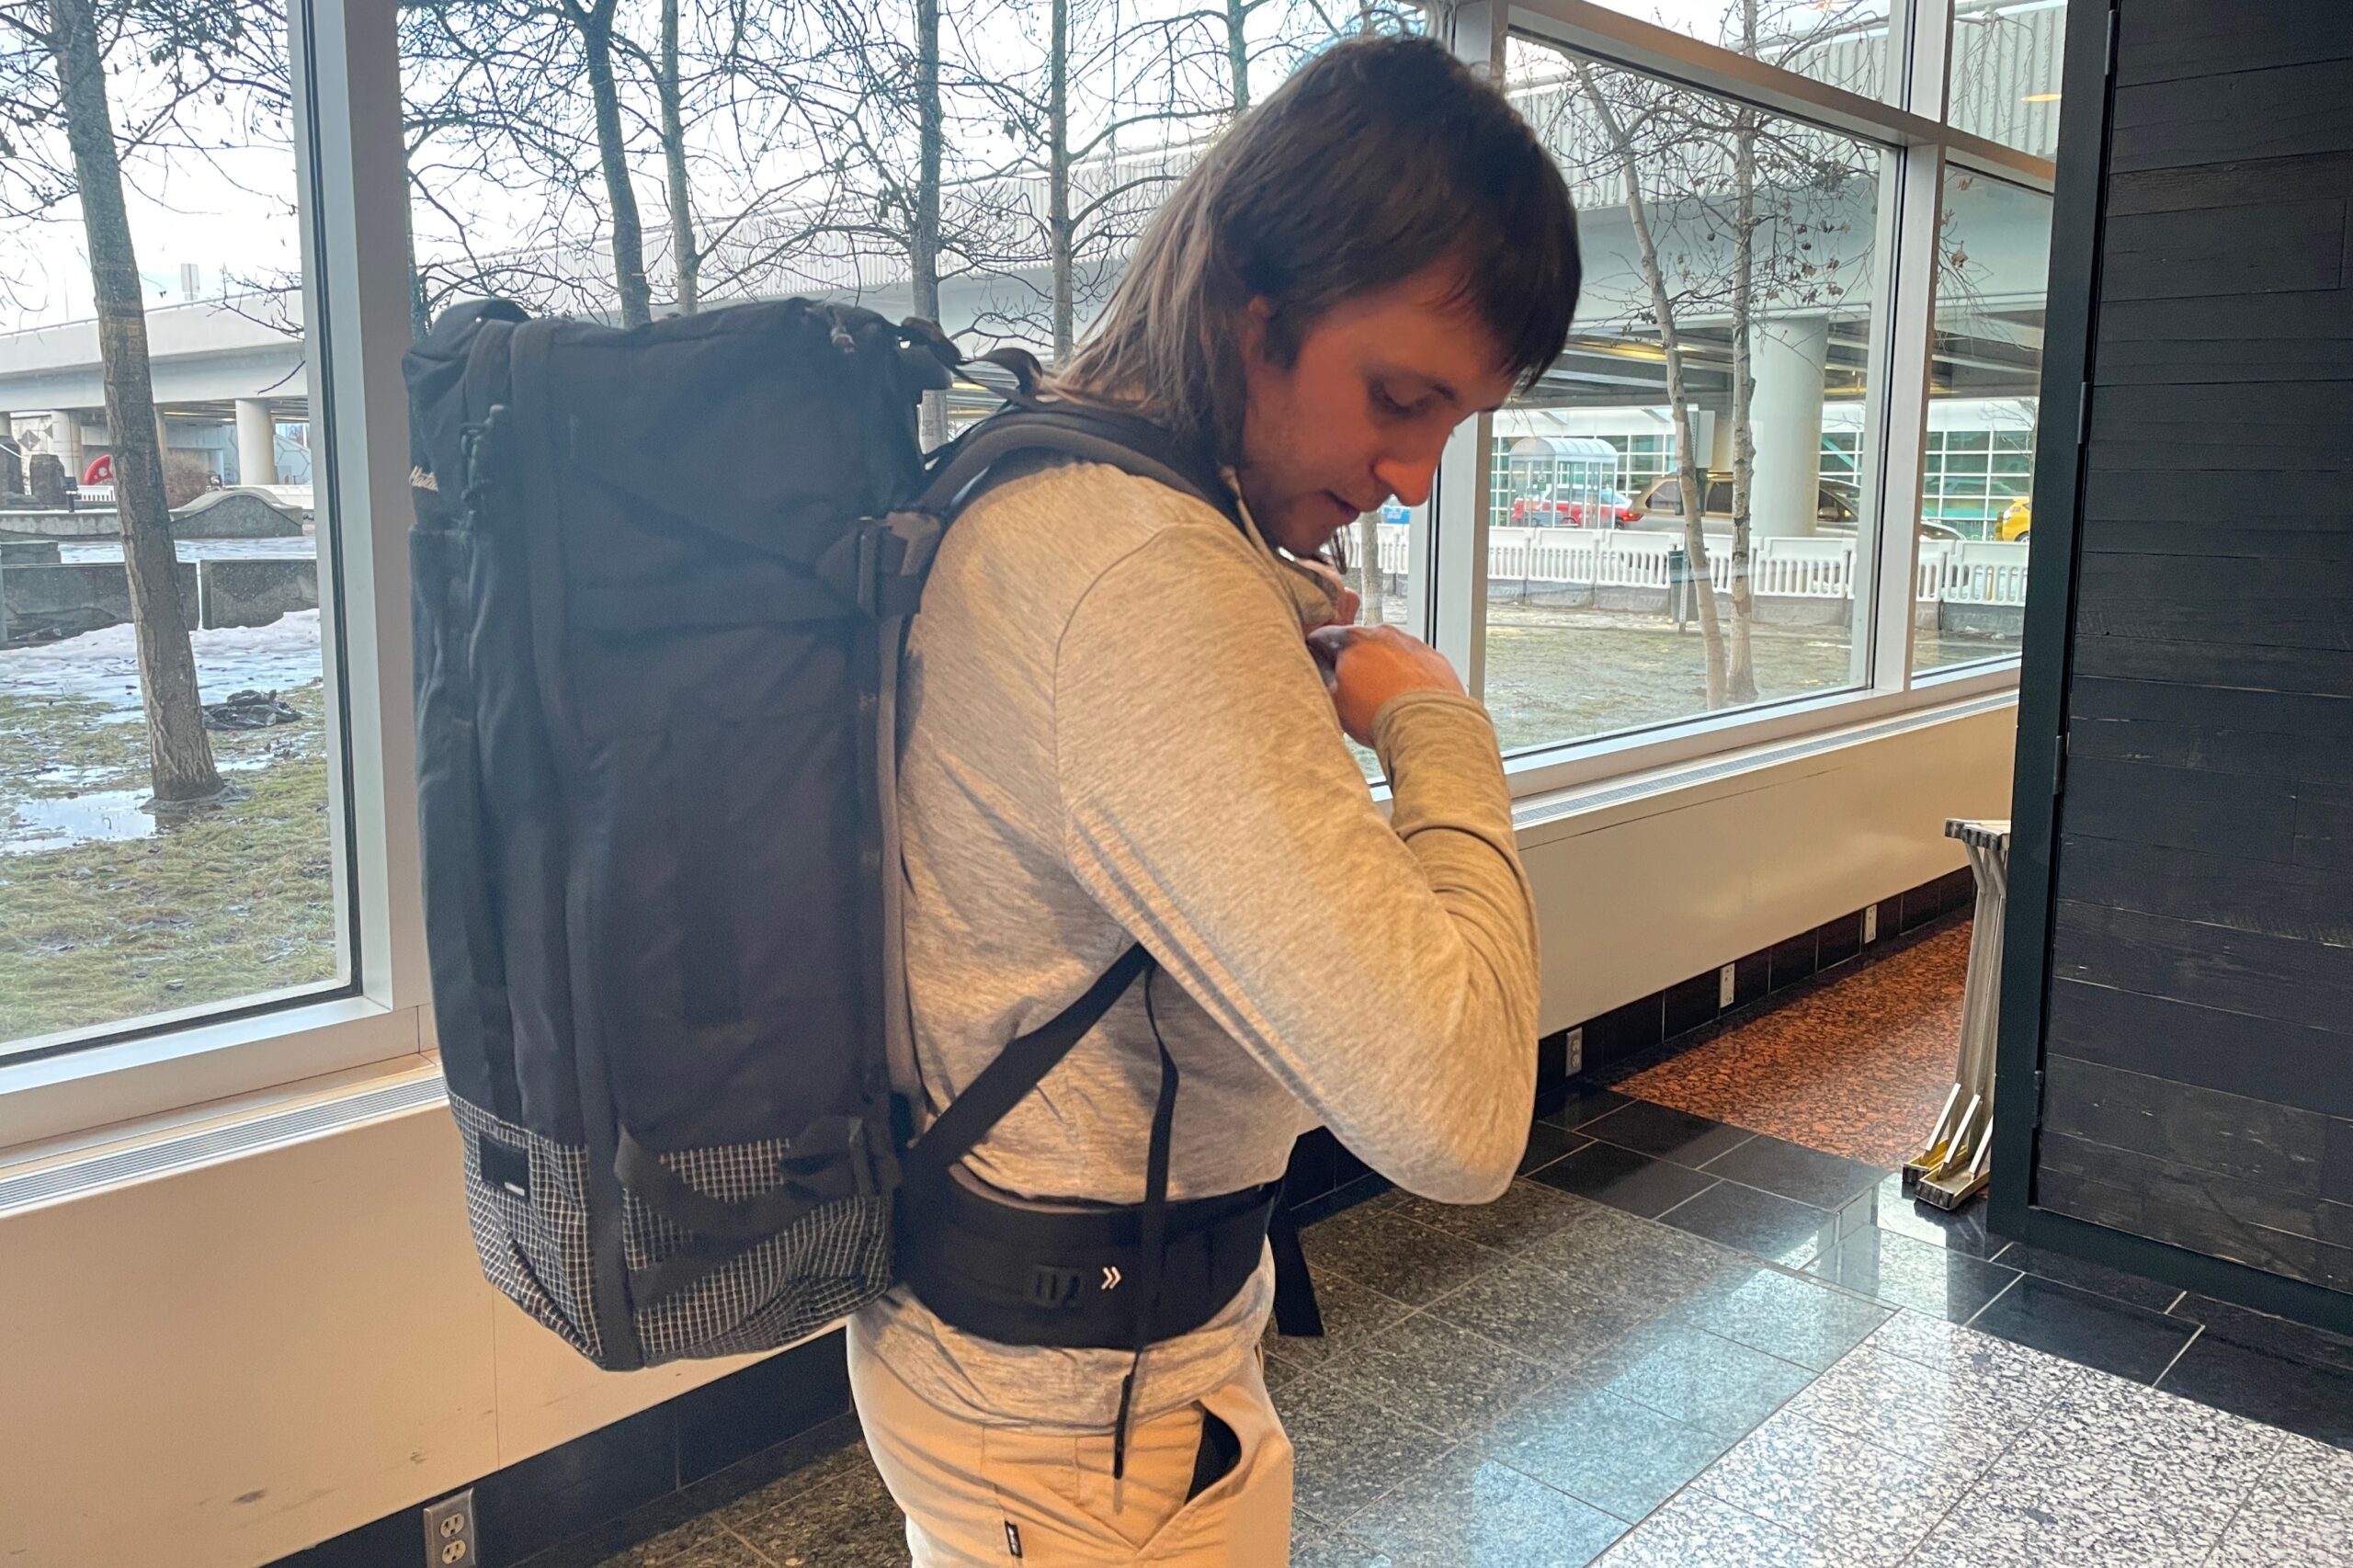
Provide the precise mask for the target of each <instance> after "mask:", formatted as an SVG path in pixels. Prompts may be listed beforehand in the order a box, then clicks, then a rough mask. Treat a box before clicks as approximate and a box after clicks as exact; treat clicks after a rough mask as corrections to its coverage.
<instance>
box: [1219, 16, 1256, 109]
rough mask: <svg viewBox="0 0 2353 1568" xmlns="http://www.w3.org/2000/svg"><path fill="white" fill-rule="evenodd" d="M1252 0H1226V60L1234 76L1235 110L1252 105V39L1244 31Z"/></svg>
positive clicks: (1227, 66) (1248, 18)
mask: <svg viewBox="0 0 2353 1568" xmlns="http://www.w3.org/2000/svg"><path fill="white" fill-rule="evenodd" d="M1249 20H1250V0H1225V62H1226V68H1227V70H1228V71H1230V72H1231V73H1232V74H1233V112H1234V113H1236V114H1240V113H1241V112H1242V111H1243V110H1244V109H1246V108H1249V107H1250V40H1249V39H1248V38H1247V37H1246V36H1245V32H1244V27H1245V24H1246V23H1247V22H1248V21H1249Z"/></svg>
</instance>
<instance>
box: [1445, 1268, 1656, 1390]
mask: <svg viewBox="0 0 2353 1568" xmlns="http://www.w3.org/2000/svg"><path fill="white" fill-rule="evenodd" d="M1658 1309H1659V1298H1658V1297H1657V1296H1656V1295H1655V1294H1654V1292H1652V1291H1650V1290H1644V1289H1643V1288H1642V1285H1641V1282H1640V1280H1639V1279H1628V1278H1624V1277H1622V1276H1613V1275H1609V1274H1607V1273H1597V1274H1593V1275H1589V1276H1585V1277H1582V1278H1580V1277H1578V1276H1574V1275H1563V1274H1562V1273H1559V1272H1557V1271H1555V1270H1554V1269H1552V1268H1551V1267H1547V1266H1546V1265H1544V1264H1543V1263H1540V1262H1539V1261H1537V1260H1535V1259H1533V1258H1522V1259H1520V1260H1519V1261H1518V1262H1517V1263H1511V1264H1506V1266H1505V1267H1501V1268H1498V1269H1494V1270H1492V1271H1490V1272H1488V1273H1486V1274H1483V1275H1481V1276H1480V1277H1479V1278H1476V1279H1474V1280H1472V1282H1471V1283H1470V1284H1468V1285H1465V1286H1464V1287H1463V1288H1462V1289H1461V1290H1457V1291H1455V1292H1454V1293H1453V1294H1452V1295H1449V1296H1440V1297H1439V1298H1438V1300H1437V1301H1432V1302H1431V1303H1430V1304H1429V1306H1428V1307H1427V1309H1426V1310H1427V1312H1429V1313H1430V1315H1431V1316H1433V1317H1436V1318H1440V1319H1443V1320H1444V1321H1446V1322H1448V1323H1450V1324H1455V1325H1456V1326H1457V1327H1460V1328H1467V1329H1469V1330H1470V1331H1471V1332H1472V1333H1473V1334H1476V1335H1480V1336H1481V1337H1483V1338H1485V1339H1490V1340H1493V1341H1494V1342H1495V1343H1496V1344H1497V1345H1503V1346H1509V1347H1510V1348H1512V1349H1513V1350H1516V1351H1518V1353H1519V1354H1520V1355H1522V1356H1525V1357H1527V1358H1529V1359H1530V1360H1532V1361H1535V1362H1537V1363H1538V1364H1539V1365H1540V1366H1542V1367H1543V1368H1545V1369H1547V1370H1548V1371H1554V1372H1558V1371H1565V1370H1566V1369H1569V1368H1571V1367H1574V1366H1575V1365H1577V1364H1578V1363H1579V1362H1581V1361H1583V1360H1585V1359H1586V1358H1587V1357H1589V1356H1592V1355H1594V1354H1595V1353H1596V1352H1597V1351H1600V1350H1602V1349H1604V1348H1606V1347H1608V1346H1610V1345H1613V1344H1615V1343H1616V1342H1617V1341H1618V1340H1619V1339H1620V1338H1622V1337H1623V1336H1624V1335H1626V1334H1627V1333H1629V1332H1630V1331H1631V1330H1632V1329H1634V1328H1636V1327H1638V1326H1640V1325H1641V1324H1643V1323H1646V1322H1648V1321H1649V1320H1650V1319H1651V1317H1653V1316H1654V1314H1655V1313H1656V1312H1658Z"/></svg>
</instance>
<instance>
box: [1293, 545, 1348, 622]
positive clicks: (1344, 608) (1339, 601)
mask: <svg viewBox="0 0 2353 1568" xmlns="http://www.w3.org/2000/svg"><path fill="white" fill-rule="evenodd" d="M1295 564H1297V565H1298V567H1299V568H1300V570H1302V571H1303V572H1305V573H1307V574H1310V575H1311V576H1313V577H1315V578H1318V579H1319V580H1321V581H1322V582H1323V584H1324V586H1326V587H1327V588H1329V589H1330V590H1331V592H1332V619H1329V620H1327V621H1325V622H1324V625H1325V626H1354V625H1355V624H1356V623H1357V615H1358V611H1360V610H1361V609H1362V608H1364V607H1363V603H1362V601H1360V600H1359V599H1358V597H1357V591H1356V590H1355V589H1354V588H1351V587H1349V586H1348V580H1347V578H1346V577H1343V576H1341V575H1340V574H1339V573H1337V572H1336V571H1334V570H1333V569H1332V568H1331V567H1330V566H1329V565H1328V564H1326V563H1325V562H1321V561H1314V560H1306V561H1300V562H1296V563H1295ZM1307 630H1309V631H1319V630H1321V628H1318V627H1313V626H1311V627H1309V628H1308V629H1307Z"/></svg>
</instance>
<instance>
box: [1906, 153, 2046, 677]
mask: <svg viewBox="0 0 2353 1568" xmlns="http://www.w3.org/2000/svg"><path fill="white" fill-rule="evenodd" d="M1939 249H1940V251H1941V253H1942V254H1941V256H1940V257H1939V265H1938V269H1937V351H1936V358H1935V361H1934V367H1933V371H1932V381H1931V382H1930V387H1929V392H1930V396H1929V403H1928V438H1929V443H1930V446H1931V449H1932V450H1931V452H1930V456H1929V462H1928V472H1929V477H1928V480H1927V485H1926V487H1925V490H1926V494H1924V495H1923V496H1922V498H1921V503H1920V515H1921V517H1922V527H1923V530H1924V535H1925V537H1923V539H1922V540H1921V541H1920V576H1919V585H1918V592H1917V595H1916V603H1915V617H1916V619H1915V623H1914V631H1913V649H1912V665H1913V668H1914V669H1915V671H1927V670H1933V669H1938V668H1942V667H1945V666H1947V665H1956V664H1963V663H1967V662H1969V661H1971V660H1974V659H1986V658H1994V657H1997V656H1999V655H2001V654H2005V653H2017V652H2018V643H2019V636H2020V632H2021V631H2022V630H2023V627H2024V624H2025V617H2026V577H2027V544H2026V540H2027V537H2028V535H2029V532H2030V531H2031V529H2032V526H2033V517H2032V512H2031V509H2030V507H2029V506H2028V503H2027V500H2026V497H2027V494H2028V491H2029V489H2030V488H2031V483H2032V475H2033V472H2034V415H2035V408H2036V405H2037V403H2038V401H2039V398H2040V378H2041V374H2042V301H2043V292H2044V290H2045V289H2046V288H2048V286H2049V284H2048V276H2049V271H2050V265H2051V199H2050V198H2049V197H2047V196H2042V195H2040V194H2038V193H2036V192H2034V191H2030V190H2026V189H2022V188H2020V187H2018V186H2014V185H2008V184H2005V183H2004V182H2002V181H2000V180H1994V179H1988V178H1986V177H1985V176H1983V175H1972V174H1970V173H1968V172H1966V171H1964V170H1961V169H1958V168H1948V169H1947V171H1946V174H1945V187H1944V219H1943V223H1942V228H1941V240H1940V243H1939ZM1939 445H1940V446H1941V447H1942V448H1943V449H1944V456H1943V458H1942V460H1941V468H1939V460H1938V457H1937V456H1936V454H1935V451H1934V450H1933V449H1934V448H1936V447H1938V446H1939Z"/></svg>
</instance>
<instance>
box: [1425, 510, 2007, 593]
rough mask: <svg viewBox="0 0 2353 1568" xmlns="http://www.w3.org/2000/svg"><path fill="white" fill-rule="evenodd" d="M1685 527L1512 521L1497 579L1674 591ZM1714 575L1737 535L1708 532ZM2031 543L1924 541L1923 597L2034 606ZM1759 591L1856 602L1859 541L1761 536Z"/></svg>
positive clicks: (1754, 585)
mask: <svg viewBox="0 0 2353 1568" xmlns="http://www.w3.org/2000/svg"><path fill="white" fill-rule="evenodd" d="M1410 537H1411V529H1410V528H1409V526H1408V525H1406V524H1404V523H1384V524H1382V525H1381V570H1382V571H1383V572H1385V573H1388V574H1392V575H1393V576H1403V575H1404V574H1405V572H1406V570H1407V566H1408V562H1409V561H1410V560H1411V545H1410V543H1409V540H1410ZM1682 543H1683V536H1682V535H1681V534H1680V533H1668V532H1661V531H1655V530H1651V529H1643V528H1612V529H1608V530H1606V531H1605V530H1598V529H1597V530H1594V531H1592V532H1587V531H1586V530H1585V529H1583V528H1490V529H1489V530H1488V531H1487V579H1488V581H1489V582H1490V583H1494V584H1504V583H1525V584H1528V585H1531V586H1532V585H1538V584H1543V585H1574V586H1578V587H1600V588H1662V589H1663V588H1665V587H1666V586H1667V568H1668V559H1667V558H1668V555H1669V553H1670V552H1671V551H1676V550H1678V549H1680V548H1681V547H1682ZM1708 575H1709V576H1710V577H1711V578H1713V579H1714V581H1715V585H1716V587H1717V590H1718V591H1719V592H1722V593H1730V592H1731V591H1732V584H1733V562H1732V539H1731V536H1730V535H1728V534H1711V535H1709V536H1708ZM2026 580H2027V547H2026V546H2025V545H2024V544H1999V543H1995V542H1991V541H1987V542H1984V543H1976V542H1971V543H1961V544H1956V543H1954V542H1952V541H1950V540H1921V542H1920V574H1919V583H1918V585H1917V597H1918V599H1919V602H1920V603H1922V604H1937V603H1946V604H1968V605H2006V606H2018V605H2023V604H2025V603H2026ZM1748 584H1749V588H1750V591H1751V592H1753V593H1755V594H1756V595H1757V596H1758V597H1766V598H1800V599H1851V598H1853V597H1855V541H1854V540H1850V539H1824V538H1813V539H1760V540H1755V541H1753V542H1752V543H1751V545H1750V560H1749V563H1748Z"/></svg>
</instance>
